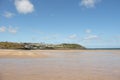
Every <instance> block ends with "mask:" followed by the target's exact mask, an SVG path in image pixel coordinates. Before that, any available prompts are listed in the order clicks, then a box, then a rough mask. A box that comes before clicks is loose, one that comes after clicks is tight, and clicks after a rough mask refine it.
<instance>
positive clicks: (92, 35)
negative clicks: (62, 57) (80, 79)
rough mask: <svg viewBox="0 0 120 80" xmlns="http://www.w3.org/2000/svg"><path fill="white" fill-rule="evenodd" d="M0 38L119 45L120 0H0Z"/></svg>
mask: <svg viewBox="0 0 120 80" xmlns="http://www.w3.org/2000/svg"><path fill="white" fill-rule="evenodd" d="M0 41H11V42H45V43H54V44H56V43H79V44H81V45H83V46H85V47H88V48H92V47H100V48H103V47H115V48H116V47H120V0H0Z"/></svg>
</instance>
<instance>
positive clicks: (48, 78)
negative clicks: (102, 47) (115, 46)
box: [0, 51, 120, 80]
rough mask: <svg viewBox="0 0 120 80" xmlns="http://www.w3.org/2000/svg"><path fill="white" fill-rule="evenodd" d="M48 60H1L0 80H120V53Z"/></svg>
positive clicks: (80, 54) (71, 55) (56, 55)
mask: <svg viewBox="0 0 120 80" xmlns="http://www.w3.org/2000/svg"><path fill="white" fill-rule="evenodd" d="M46 54H49V55H52V56H53V57H48V58H1V59H0V80H120V53H119V52H118V51H117V53H113V52H75V53H74V52H72V53H60V52H59V53H51V54H50V53H46Z"/></svg>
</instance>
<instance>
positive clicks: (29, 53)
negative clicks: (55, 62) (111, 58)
mask: <svg viewBox="0 0 120 80" xmlns="http://www.w3.org/2000/svg"><path fill="white" fill-rule="evenodd" d="M89 52H90V53H104V52H108V53H115V54H120V50H10V49H0V58H50V57H54V56H55V55H56V54H61V53H66V54H68V53H82V54H84V53H89ZM58 57H59V55H58Z"/></svg>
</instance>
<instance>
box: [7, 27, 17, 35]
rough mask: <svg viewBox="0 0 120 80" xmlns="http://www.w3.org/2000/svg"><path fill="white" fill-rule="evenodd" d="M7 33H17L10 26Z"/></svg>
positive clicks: (15, 29)
mask: <svg viewBox="0 0 120 80" xmlns="http://www.w3.org/2000/svg"><path fill="white" fill-rule="evenodd" d="M8 32H9V33H13V34H15V33H17V28H13V27H11V26H10V27H9V28H8Z"/></svg>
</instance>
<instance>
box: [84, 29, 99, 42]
mask: <svg viewBox="0 0 120 80" xmlns="http://www.w3.org/2000/svg"><path fill="white" fill-rule="evenodd" d="M85 33H86V36H85V37H84V38H83V41H85V42H89V41H92V40H99V39H100V37H99V36H98V35H96V34H93V33H92V30H90V29H87V30H86V31H85Z"/></svg>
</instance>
